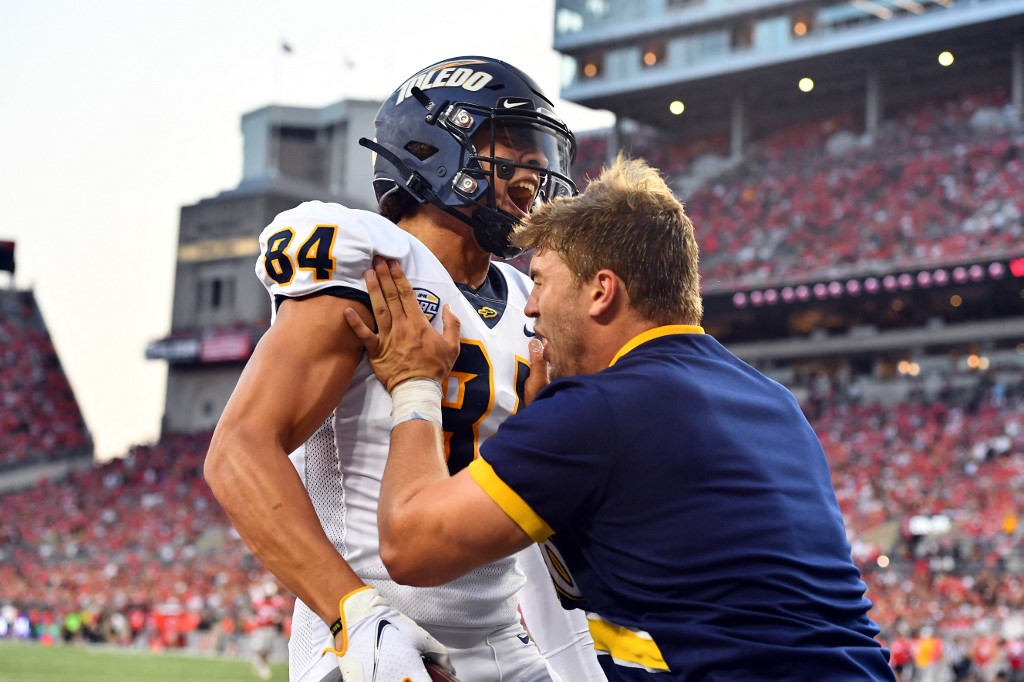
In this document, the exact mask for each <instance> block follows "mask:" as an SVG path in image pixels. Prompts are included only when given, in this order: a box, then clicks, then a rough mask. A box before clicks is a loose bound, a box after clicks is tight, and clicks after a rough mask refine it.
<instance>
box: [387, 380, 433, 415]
mask: <svg viewBox="0 0 1024 682" xmlns="http://www.w3.org/2000/svg"><path fill="white" fill-rule="evenodd" d="M391 418H392V419H393V420H394V423H395V426H398V425H399V424H401V423H402V422H407V421H409V420H410V419H422V420H423V421H428V422H433V423H435V424H437V425H438V426H441V384H439V383H437V382H436V381H434V380H433V379H422V378H421V379H406V380H405V381H403V382H402V383H400V384H398V385H397V386H395V387H394V388H393V389H391Z"/></svg>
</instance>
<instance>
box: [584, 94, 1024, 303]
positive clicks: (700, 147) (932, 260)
mask: <svg viewBox="0 0 1024 682" xmlns="http://www.w3.org/2000/svg"><path fill="white" fill-rule="evenodd" d="M1007 102H1008V94H1007V93H1006V92H1005V91H1000V90H997V91H986V92H981V93H977V94H975V95H973V96H969V97H964V98H960V99H957V100H955V101H942V102H931V103H928V104H926V105H923V106H918V107H916V108H914V109H912V110H908V111H906V112H902V113H901V114H899V116H897V117H895V118H894V119H892V120H890V121H888V122H887V123H886V124H884V125H883V126H882V127H881V129H880V130H879V132H878V134H877V135H876V137H875V139H874V140H873V141H868V140H865V139H864V138H863V136H860V135H857V134H854V133H853V132H851V131H853V130H856V124H857V122H856V121H855V120H854V119H853V118H852V117H849V116H847V117H842V118H838V119H832V120H828V121H824V122H817V123H814V124H800V125H793V126H789V127H787V128H783V129H781V130H778V131H775V132H773V133H772V134H771V135H770V136H768V137H766V138H764V139H760V140H757V141H756V142H755V143H754V144H751V145H750V147H749V149H748V151H747V153H746V155H745V157H744V158H743V159H742V163H741V164H739V165H736V166H735V167H734V168H732V169H731V170H726V171H725V172H723V173H721V174H718V175H714V176H711V177H701V178H697V179H696V180H694V179H693V178H691V175H692V168H693V167H694V166H695V165H698V164H699V161H700V159H701V158H706V157H707V155H708V153H709V152H710V151H713V150H717V154H719V155H724V154H726V153H727V148H726V145H725V143H724V141H719V142H717V143H716V142H715V141H714V140H701V141H700V142H699V143H684V142H679V141H677V140H674V139H671V138H665V137H664V136H656V135H653V134H651V133H646V132H645V133H639V134H635V135H632V136H626V137H625V138H624V139H623V144H624V146H626V147H628V148H629V150H630V153H631V154H632V155H634V156H642V157H644V158H647V159H648V160H649V161H650V162H651V164H652V165H653V166H655V167H658V168H660V169H661V170H662V171H663V172H664V173H665V174H666V175H667V176H668V178H669V179H670V180H672V181H674V182H675V185H676V188H677V190H679V192H680V194H681V196H682V197H683V198H684V199H685V200H686V204H687V208H688V212H689V213H690V216H691V217H692V218H693V221H694V225H695V227H696V230H697V237H698V240H699V242H700V246H701V274H702V278H703V281H704V285H705V289H708V290H732V289H737V288H750V287H759V286H766V285H774V284H779V283H782V282H784V281H792V280H801V279H809V278H815V277H833V276H837V275H841V274H851V273H859V272H868V271H875V270H879V269H882V270H891V269H892V268H898V267H912V266H929V265H938V264H945V263H948V262H953V261H962V260H964V259H967V258H977V257H985V256H1002V255H1007V254H1008V253H1010V252H1014V253H1015V255H1019V254H1018V253H1016V252H1018V251H1019V245H1020V244H1021V242H1022V238H1024V224H1022V216H1024V131H1021V130H1020V129H1019V125H1018V128H1017V129H1016V133H1013V132H1011V131H1012V130H1013V125H1014V124H1013V116H1012V114H1011V113H1010V112H1009V110H1008V108H1007V106H1006V105H1007ZM578 156H579V162H578V163H577V166H576V168H575V172H574V175H575V177H576V180H577V182H578V184H580V186H581V187H582V186H585V184H586V178H587V177H594V176H595V175H596V173H597V172H598V170H599V168H600V165H601V164H602V163H603V162H604V161H605V158H606V147H605V146H604V145H603V144H602V142H601V140H600V138H599V136H595V135H581V139H580V153H579V155H578ZM723 167H725V166H723ZM693 188H696V189H693Z"/></svg>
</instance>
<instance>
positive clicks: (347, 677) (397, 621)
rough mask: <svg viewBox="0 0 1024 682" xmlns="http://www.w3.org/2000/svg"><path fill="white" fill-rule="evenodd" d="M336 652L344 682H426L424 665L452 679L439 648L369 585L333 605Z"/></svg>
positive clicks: (445, 653)
mask: <svg viewBox="0 0 1024 682" xmlns="http://www.w3.org/2000/svg"><path fill="white" fill-rule="evenodd" d="M339 609H340V611H341V630H340V631H339V632H338V633H337V634H336V635H335V644H336V646H337V648H336V649H326V650H325V651H324V653H325V654H329V653H334V654H335V655H336V656H337V657H338V667H339V668H340V670H341V678H342V680H344V682H371V681H373V682H403V681H405V680H412V682H431V679H432V678H431V676H430V673H428V672H427V668H426V664H425V661H430V662H431V663H432V664H433V665H435V666H437V667H439V668H441V669H442V670H444V671H445V672H447V673H449V674H451V675H454V673H455V669H454V668H452V666H451V664H450V663H449V661H448V652H447V650H446V649H445V648H444V646H443V645H442V644H441V643H440V642H438V641H437V640H436V639H434V638H433V637H431V636H430V634H429V633H427V631H426V630H424V629H423V628H421V627H420V626H418V625H416V623H414V622H413V621H412V620H411V619H410V618H408V617H407V616H405V615H403V614H401V613H399V612H398V611H396V610H395V609H394V608H393V607H392V606H391V604H389V603H388V601H387V600H386V599H385V598H384V597H382V596H381V595H380V593H379V592H377V590H375V589H374V588H372V587H362V588H360V589H358V590H355V591H354V592H350V593H349V594H347V595H346V596H345V597H344V598H343V599H342V600H341V603H340V605H339Z"/></svg>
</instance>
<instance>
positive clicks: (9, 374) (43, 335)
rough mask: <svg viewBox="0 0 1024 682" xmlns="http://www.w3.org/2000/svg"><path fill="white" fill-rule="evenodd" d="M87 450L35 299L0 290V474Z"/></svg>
mask: <svg viewBox="0 0 1024 682" xmlns="http://www.w3.org/2000/svg"><path fill="white" fill-rule="evenodd" d="M91 450H92V448H91V438H90V436H89V433H88V431H87V430H86V428H85V421H84V420H83V419H82V412H81V410H80V409H79V407H78V402H77V401H76V400H75V396H74V393H73V392H72V391H71V385H70V384H69V383H68V379H67V375H65V373H64V370H63V369H62V368H61V365H60V360H59V359H58V357H57V352H56V350H55V349H54V347H53V342H52V341H51V340H50V336H49V334H48V333H47V332H46V327H45V325H44V324H43V320H42V317H41V316H40V315H39V310H38V308H37V307H36V303H35V297H34V296H33V294H32V292H31V291H14V290H11V291H4V290H0V471H3V470H4V469H8V468H11V467H15V466H18V465H21V464H26V463H30V462H31V463H38V462H44V461H49V460H53V459H63V458H66V457H67V456H68V453H87V452H91Z"/></svg>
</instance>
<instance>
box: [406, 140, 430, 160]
mask: <svg viewBox="0 0 1024 682" xmlns="http://www.w3.org/2000/svg"><path fill="white" fill-rule="evenodd" d="M405 151H407V152H409V153H410V154H412V155H413V156H415V157H416V158H417V159H419V160H420V161H426V160H427V159H429V158H430V157H431V156H433V155H434V154H436V153H437V152H438V149H437V147H435V146H434V145H432V144H427V143H426V142H417V141H416V140H411V141H409V142H407V143H406V145H405Z"/></svg>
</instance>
